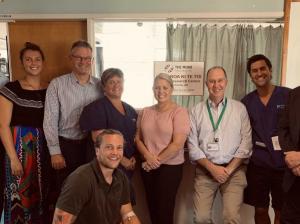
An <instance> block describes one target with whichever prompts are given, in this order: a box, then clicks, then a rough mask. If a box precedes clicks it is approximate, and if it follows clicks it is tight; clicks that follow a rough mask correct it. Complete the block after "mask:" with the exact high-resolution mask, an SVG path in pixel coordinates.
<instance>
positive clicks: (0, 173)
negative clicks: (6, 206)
mask: <svg viewBox="0 0 300 224" xmlns="http://www.w3.org/2000/svg"><path fill="white" fill-rule="evenodd" d="M0 144H1V142H0ZM4 176H5V173H4V150H3V148H1V147H0V221H1V216H2V210H3V199H4Z"/></svg>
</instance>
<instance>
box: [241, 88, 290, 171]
mask: <svg viewBox="0 0 300 224" xmlns="http://www.w3.org/2000/svg"><path fill="white" fill-rule="evenodd" d="M289 91H290V89H288V88H286V87H280V86H276V87H275V89H274V91H273V93H272V95H271V97H270V99H269V102H268V104H267V105H264V104H263V103H262V102H261V100H260V98H259V95H258V93H257V90H255V91H253V92H251V93H249V94H248V95H246V96H245V97H244V98H243V99H242V102H243V103H244V104H245V106H246V108H247V111H248V114H249V117H250V122H251V126H252V141H253V154H252V157H251V159H250V160H251V161H252V162H253V163H254V164H255V165H257V166H261V167H269V168H274V169H284V168H285V162H284V155H283V152H282V150H278V151H276V150H274V148H273V143H272V137H274V136H278V118H279V114H280V113H282V111H283V109H284V108H285V105H286V103H287V99H288V94H289Z"/></svg>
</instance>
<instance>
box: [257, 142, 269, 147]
mask: <svg viewBox="0 0 300 224" xmlns="http://www.w3.org/2000/svg"><path fill="white" fill-rule="evenodd" d="M255 145H257V146H260V147H267V146H266V144H265V143H263V142H259V141H256V142H255Z"/></svg>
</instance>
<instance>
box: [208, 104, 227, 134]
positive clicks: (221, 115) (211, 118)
mask: <svg viewBox="0 0 300 224" xmlns="http://www.w3.org/2000/svg"><path fill="white" fill-rule="evenodd" d="M226 106H227V98H225V104H224V106H223V109H222V111H221V114H220V116H219V119H218V121H217V124H215V122H214V119H213V116H212V113H211V110H210V107H209V104H208V99H207V100H206V107H207V111H208V115H209V119H210V122H211V125H212V126H213V129H214V132H215V131H216V130H217V129H218V127H219V125H220V123H221V120H222V118H223V115H224V112H225V109H226Z"/></svg>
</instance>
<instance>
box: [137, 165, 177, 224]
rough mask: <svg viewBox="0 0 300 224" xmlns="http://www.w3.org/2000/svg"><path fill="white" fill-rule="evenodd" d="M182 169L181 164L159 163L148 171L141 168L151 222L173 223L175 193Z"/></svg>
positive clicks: (156, 223) (153, 223)
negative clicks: (156, 167) (158, 165)
mask: <svg viewBox="0 0 300 224" xmlns="http://www.w3.org/2000/svg"><path fill="white" fill-rule="evenodd" d="M182 171H183V164H180V165H161V166H160V167H159V168H158V169H156V170H152V171H150V172H146V171H144V170H142V173H141V174H142V180H143V182H144V186H145V191H146V198H147V204H148V208H149V213H150V217H151V221H152V224H173V217H174V208H175V200H176V194H177V190H178V187H179V184H180V181H181V178H182Z"/></svg>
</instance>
